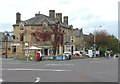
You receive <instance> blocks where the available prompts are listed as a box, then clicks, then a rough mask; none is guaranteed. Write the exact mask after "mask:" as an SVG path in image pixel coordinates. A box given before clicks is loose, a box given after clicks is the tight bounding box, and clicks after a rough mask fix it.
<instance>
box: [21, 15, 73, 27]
mask: <svg viewBox="0 0 120 84" xmlns="http://www.w3.org/2000/svg"><path fill="white" fill-rule="evenodd" d="M44 20H47V21H48V23H49V24H50V25H52V24H55V23H56V20H54V19H52V18H50V17H49V16H46V15H44V14H36V15H35V17H33V18H30V19H28V20H25V21H21V23H23V24H24V25H39V24H42V22H43V21H44ZM60 26H62V27H65V28H70V26H71V25H67V24H64V23H60Z"/></svg>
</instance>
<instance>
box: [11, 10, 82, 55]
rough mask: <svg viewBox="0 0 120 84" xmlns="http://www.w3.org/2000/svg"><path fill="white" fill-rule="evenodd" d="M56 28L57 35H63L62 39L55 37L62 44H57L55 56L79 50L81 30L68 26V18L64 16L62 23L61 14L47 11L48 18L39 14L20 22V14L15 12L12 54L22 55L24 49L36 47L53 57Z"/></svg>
mask: <svg viewBox="0 0 120 84" xmlns="http://www.w3.org/2000/svg"><path fill="white" fill-rule="evenodd" d="M56 27H57V28H58V32H57V33H59V35H60V34H61V33H62V35H63V37H59V36H58V37H57V39H58V38H59V39H61V38H62V39H63V40H62V41H63V42H62V45H60V43H59V44H58V46H57V50H56V51H57V52H56V54H59V55H60V54H63V53H64V52H65V51H71V52H73V51H75V50H76V49H77V50H79V49H80V48H76V47H78V46H80V45H81V43H82V42H81V41H82V40H80V39H82V38H83V33H82V29H81V30H79V29H77V30H76V29H74V28H73V26H72V25H68V16H64V17H63V21H62V13H55V10H49V16H46V15H44V14H40V12H39V13H37V14H35V16H34V17H32V18H30V19H28V20H25V21H22V20H21V14H20V13H19V12H17V13H16V24H14V25H13V33H14V43H13V44H12V46H11V47H12V48H14V49H13V54H17V55H24V54H25V50H24V48H25V47H28V46H36V47H39V48H42V54H43V55H48V56H49V55H53V50H54V45H55V44H56V43H55V39H54V38H55V28H56ZM39 32H41V33H39ZM45 32H47V33H45ZM78 32H79V33H78ZM37 33H38V34H37ZM43 33H44V35H43ZM41 34H42V35H43V36H42V35H41ZM40 37H41V38H40ZM45 38H46V39H45ZM59 41H61V40H58V42H59ZM34 53H36V51H35V52H34Z"/></svg>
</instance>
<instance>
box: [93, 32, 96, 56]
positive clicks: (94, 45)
mask: <svg viewBox="0 0 120 84" xmlns="http://www.w3.org/2000/svg"><path fill="white" fill-rule="evenodd" d="M93 48H94V57H96V35H95V34H94V43H93Z"/></svg>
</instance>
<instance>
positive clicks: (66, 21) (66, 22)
mask: <svg viewBox="0 0 120 84" xmlns="http://www.w3.org/2000/svg"><path fill="white" fill-rule="evenodd" d="M63 19H64V22H63V23H64V24H66V25H68V16H64V17H63Z"/></svg>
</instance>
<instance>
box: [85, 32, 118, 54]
mask: <svg viewBox="0 0 120 84" xmlns="http://www.w3.org/2000/svg"><path fill="white" fill-rule="evenodd" d="M94 38H95V44H96V49H99V50H101V52H102V54H104V52H105V51H106V50H112V51H113V52H118V40H117V38H115V37H114V36H113V35H110V34H108V33H107V31H106V30H96V31H94V34H90V35H89V36H88V37H87V38H86V42H87V44H88V46H89V47H92V46H93V43H94Z"/></svg>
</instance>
